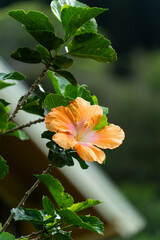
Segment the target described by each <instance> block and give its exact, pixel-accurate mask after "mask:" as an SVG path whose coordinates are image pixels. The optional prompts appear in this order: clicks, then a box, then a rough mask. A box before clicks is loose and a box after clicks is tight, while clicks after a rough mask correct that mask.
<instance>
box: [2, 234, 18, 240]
mask: <svg viewBox="0 0 160 240" xmlns="http://www.w3.org/2000/svg"><path fill="white" fill-rule="evenodd" d="M0 240H15V237H14V236H13V235H12V234H10V233H8V232H2V233H0Z"/></svg>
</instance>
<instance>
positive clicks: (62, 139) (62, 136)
mask: <svg viewBox="0 0 160 240" xmlns="http://www.w3.org/2000/svg"><path fill="white" fill-rule="evenodd" d="M52 140H53V141H55V142H56V143H57V144H58V145H59V146H60V147H62V148H65V149H70V148H71V147H73V146H74V145H75V144H76V143H77V142H76V140H75V139H74V138H73V137H72V135H69V134H67V133H56V134H54V135H53V137H52Z"/></svg>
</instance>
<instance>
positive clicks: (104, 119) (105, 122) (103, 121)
mask: <svg viewBox="0 0 160 240" xmlns="http://www.w3.org/2000/svg"><path fill="white" fill-rule="evenodd" d="M105 126H108V119H107V117H106V116H105V115H102V117H101V120H100V122H99V123H98V124H97V125H96V126H95V128H94V130H99V129H101V128H103V127H105Z"/></svg>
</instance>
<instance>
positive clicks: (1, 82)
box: [0, 80, 15, 89]
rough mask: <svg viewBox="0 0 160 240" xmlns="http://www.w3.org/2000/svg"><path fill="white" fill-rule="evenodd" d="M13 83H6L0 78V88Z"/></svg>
mask: <svg viewBox="0 0 160 240" xmlns="http://www.w3.org/2000/svg"><path fill="white" fill-rule="evenodd" d="M12 85H15V83H7V82H3V81H1V80H0V89H3V88H6V87H9V86H12Z"/></svg>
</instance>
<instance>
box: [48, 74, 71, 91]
mask: <svg viewBox="0 0 160 240" xmlns="http://www.w3.org/2000/svg"><path fill="white" fill-rule="evenodd" d="M47 73H48V76H49V78H50V80H51V83H52V85H53V87H54V90H55V92H56V93H57V94H62V95H63V93H64V90H65V87H66V85H68V81H67V80H66V79H65V78H63V77H60V76H55V74H54V72H53V71H47Z"/></svg>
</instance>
